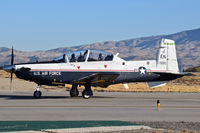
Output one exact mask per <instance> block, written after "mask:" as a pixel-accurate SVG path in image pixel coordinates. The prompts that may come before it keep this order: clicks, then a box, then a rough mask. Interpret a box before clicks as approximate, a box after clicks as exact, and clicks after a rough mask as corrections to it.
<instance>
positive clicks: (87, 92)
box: [82, 90, 93, 99]
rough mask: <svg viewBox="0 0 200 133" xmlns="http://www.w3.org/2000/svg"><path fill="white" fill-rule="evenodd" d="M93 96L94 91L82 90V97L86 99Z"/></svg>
mask: <svg viewBox="0 0 200 133" xmlns="http://www.w3.org/2000/svg"><path fill="white" fill-rule="evenodd" d="M92 96H93V92H92V91H85V90H84V91H83V92H82V97H83V98H84V99H89V98H91V97H92Z"/></svg>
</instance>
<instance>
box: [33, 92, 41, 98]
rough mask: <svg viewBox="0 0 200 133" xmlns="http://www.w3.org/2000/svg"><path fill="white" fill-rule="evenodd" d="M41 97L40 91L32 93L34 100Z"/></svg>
mask: <svg viewBox="0 0 200 133" xmlns="http://www.w3.org/2000/svg"><path fill="white" fill-rule="evenodd" d="M41 96H42V92H41V91H35V92H34V93H33V97H34V98H40V97H41Z"/></svg>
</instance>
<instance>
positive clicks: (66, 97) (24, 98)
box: [0, 95, 114, 100]
mask: <svg viewBox="0 0 200 133" xmlns="http://www.w3.org/2000/svg"><path fill="white" fill-rule="evenodd" d="M1 98H4V99H8V100H37V98H34V97H33V96H22V95H0V99H1ZM99 98H114V97H106V96H93V97H92V98H90V99H99ZM38 99H82V96H78V97H70V96H42V97H41V98H38Z"/></svg>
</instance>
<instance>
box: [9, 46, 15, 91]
mask: <svg viewBox="0 0 200 133" xmlns="http://www.w3.org/2000/svg"><path fill="white" fill-rule="evenodd" d="M10 65H11V66H13V65H14V52H13V46H12V51H11V63H10ZM14 70H15V69H14V68H13V67H12V68H11V73H10V91H12V80H13V72H14Z"/></svg>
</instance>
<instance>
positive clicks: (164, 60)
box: [157, 39, 179, 73]
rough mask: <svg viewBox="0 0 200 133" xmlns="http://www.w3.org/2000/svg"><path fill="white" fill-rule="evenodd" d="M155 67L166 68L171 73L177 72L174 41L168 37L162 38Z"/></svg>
mask: <svg viewBox="0 0 200 133" xmlns="http://www.w3.org/2000/svg"><path fill="white" fill-rule="evenodd" d="M157 69H158V70H166V71H169V72H172V73H179V68H178V62H177V56H176V47H175V42H174V41H173V40H169V39H162V40H161V44H160V48H159V53H158V58H157Z"/></svg>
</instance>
